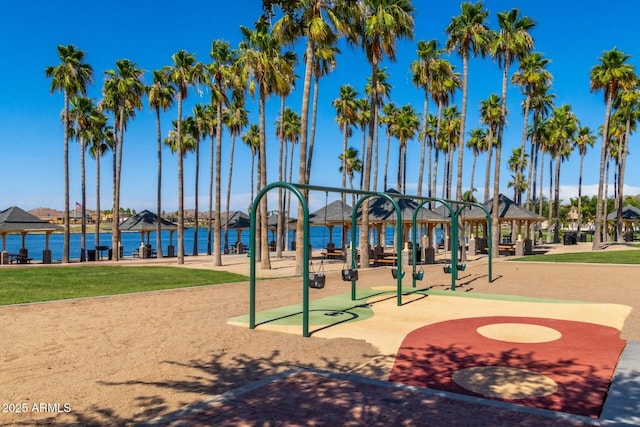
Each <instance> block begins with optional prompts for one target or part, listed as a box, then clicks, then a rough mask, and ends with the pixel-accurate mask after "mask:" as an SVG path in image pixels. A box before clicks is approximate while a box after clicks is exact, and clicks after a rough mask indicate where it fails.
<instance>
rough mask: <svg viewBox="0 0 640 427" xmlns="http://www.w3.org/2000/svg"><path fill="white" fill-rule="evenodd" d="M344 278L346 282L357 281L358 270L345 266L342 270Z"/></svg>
mask: <svg viewBox="0 0 640 427" xmlns="http://www.w3.org/2000/svg"><path fill="white" fill-rule="evenodd" d="M342 280H344V281H345V282H355V281H356V280H358V270H356V269H353V268H345V269H343V270H342Z"/></svg>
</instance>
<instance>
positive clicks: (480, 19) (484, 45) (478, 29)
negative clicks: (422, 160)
mask: <svg viewBox="0 0 640 427" xmlns="http://www.w3.org/2000/svg"><path fill="white" fill-rule="evenodd" d="M460 7H461V9H462V12H461V13H460V16H455V17H453V18H452V19H451V23H450V24H449V25H448V26H447V29H446V30H445V31H446V32H447V34H448V35H449V38H448V39H447V50H449V52H451V51H453V50H456V51H457V52H458V55H460V57H462V110H461V112H460V134H459V136H460V141H459V142H458V144H457V145H458V147H459V150H458V171H457V182H456V199H458V200H461V199H462V153H463V152H464V146H465V145H464V132H465V122H466V119H467V96H468V92H469V54H470V53H471V52H473V56H478V55H482V56H483V57H484V56H485V55H486V52H487V49H488V46H489V42H490V35H491V32H490V31H489V28H487V26H486V25H485V22H486V20H487V16H489V11H487V10H486V9H485V8H484V6H483V4H482V2H477V3H475V4H471V3H468V2H465V3H462V4H461V5H460Z"/></svg>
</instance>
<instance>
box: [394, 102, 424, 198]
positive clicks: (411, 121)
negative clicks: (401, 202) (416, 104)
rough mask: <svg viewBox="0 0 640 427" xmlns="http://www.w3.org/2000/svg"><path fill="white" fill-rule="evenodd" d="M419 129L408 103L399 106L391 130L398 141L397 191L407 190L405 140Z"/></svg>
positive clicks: (416, 116)
mask: <svg viewBox="0 0 640 427" xmlns="http://www.w3.org/2000/svg"><path fill="white" fill-rule="evenodd" d="M419 130H420V119H419V118H418V113H417V112H416V111H415V110H414V109H413V107H412V106H411V105H410V104H407V105H405V106H403V107H402V108H400V110H399V111H398V115H397V116H396V123H395V124H394V125H393V126H392V132H393V134H394V136H395V137H396V138H398V141H399V143H400V144H399V150H398V191H399V192H400V193H405V192H406V191H407V141H409V140H411V139H413V138H415V136H416V135H417V133H418V131H419Z"/></svg>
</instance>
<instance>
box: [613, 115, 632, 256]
mask: <svg viewBox="0 0 640 427" xmlns="http://www.w3.org/2000/svg"><path fill="white" fill-rule="evenodd" d="M630 133H631V116H630V115H627V123H626V129H625V133H624V138H623V140H622V147H621V148H620V152H619V157H620V167H619V169H618V209H617V211H616V230H617V235H618V243H624V230H623V229H622V208H623V207H624V205H623V204H624V172H625V169H626V167H627V145H628V144H629V135H630Z"/></svg>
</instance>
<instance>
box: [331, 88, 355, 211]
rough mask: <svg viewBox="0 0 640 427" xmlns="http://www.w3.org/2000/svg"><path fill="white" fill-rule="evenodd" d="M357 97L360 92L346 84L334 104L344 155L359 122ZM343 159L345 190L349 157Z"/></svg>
mask: <svg viewBox="0 0 640 427" xmlns="http://www.w3.org/2000/svg"><path fill="white" fill-rule="evenodd" d="M357 96H358V92H357V91H356V90H355V89H354V88H353V86H351V85H349V84H346V85H342V86H340V96H339V97H338V98H336V99H334V100H333V102H332V104H333V106H334V108H335V109H336V121H337V122H338V125H339V126H340V129H341V130H342V153H346V152H347V143H348V141H349V137H350V136H351V133H352V130H351V126H353V125H354V124H355V122H356V120H357V109H358V105H357V103H356V97H357ZM341 158H342V162H343V164H342V167H341V169H340V171H341V172H342V188H345V186H346V185H347V164H346V162H347V157H346V156H342V157H341ZM344 199H345V195H344V194H342V202H343V203H344Z"/></svg>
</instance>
